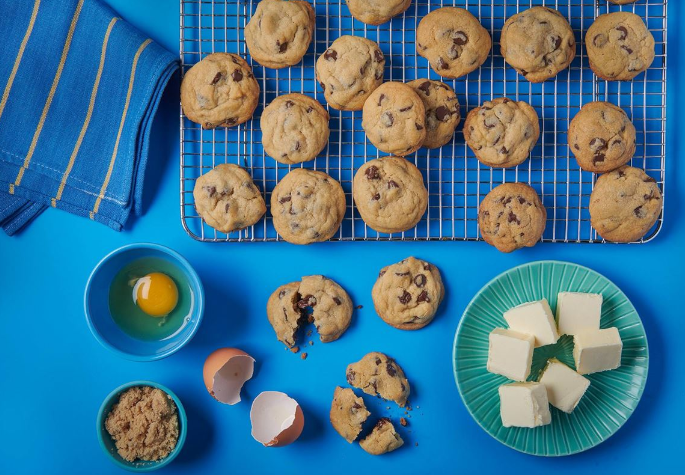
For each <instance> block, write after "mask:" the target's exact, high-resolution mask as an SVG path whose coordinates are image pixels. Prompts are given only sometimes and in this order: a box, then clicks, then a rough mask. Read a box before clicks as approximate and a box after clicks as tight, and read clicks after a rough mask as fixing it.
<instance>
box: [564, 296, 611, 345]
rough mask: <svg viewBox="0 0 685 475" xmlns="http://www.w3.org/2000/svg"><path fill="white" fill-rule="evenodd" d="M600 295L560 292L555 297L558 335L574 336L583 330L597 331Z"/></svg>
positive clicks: (600, 308)
mask: <svg viewBox="0 0 685 475" xmlns="http://www.w3.org/2000/svg"><path fill="white" fill-rule="evenodd" d="M601 316H602V295H601V294H584V293H580V292H560V293H559V296H558V297H557V325H558V326H559V334H560V335H575V334H576V333H578V332H581V331H584V330H599V320H600V318H601Z"/></svg>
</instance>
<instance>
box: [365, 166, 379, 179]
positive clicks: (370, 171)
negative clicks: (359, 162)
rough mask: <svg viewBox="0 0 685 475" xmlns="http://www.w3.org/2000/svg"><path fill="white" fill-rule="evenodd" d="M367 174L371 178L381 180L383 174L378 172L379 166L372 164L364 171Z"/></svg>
mask: <svg viewBox="0 0 685 475" xmlns="http://www.w3.org/2000/svg"><path fill="white" fill-rule="evenodd" d="M364 174H365V175H366V178H367V179H369V180H380V178H381V176H380V174H379V173H378V167H377V166H376V165H371V166H370V167H369V168H367V169H366V171H365V172H364Z"/></svg>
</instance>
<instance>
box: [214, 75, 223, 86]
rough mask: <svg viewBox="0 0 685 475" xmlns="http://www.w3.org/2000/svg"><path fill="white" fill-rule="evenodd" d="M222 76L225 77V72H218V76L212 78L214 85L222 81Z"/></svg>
mask: <svg viewBox="0 0 685 475" xmlns="http://www.w3.org/2000/svg"><path fill="white" fill-rule="evenodd" d="M222 77H224V75H223V73H216V76H214V79H212V86H213V85H215V84H216V83H218V82H219V81H221V78H222Z"/></svg>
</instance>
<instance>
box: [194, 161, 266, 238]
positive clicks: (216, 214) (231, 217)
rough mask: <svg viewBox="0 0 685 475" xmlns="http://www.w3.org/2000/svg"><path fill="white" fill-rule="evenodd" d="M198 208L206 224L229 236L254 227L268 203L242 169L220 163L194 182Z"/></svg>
mask: <svg viewBox="0 0 685 475" xmlns="http://www.w3.org/2000/svg"><path fill="white" fill-rule="evenodd" d="M193 199H194V201H195V209H196V210H197V212H198V214H199V215H200V216H201V217H202V219H204V220H205V222H206V223H207V224H209V225H210V226H211V227H213V228H214V229H216V230H217V231H221V232H222V233H230V232H232V231H237V230H239V229H244V228H246V227H248V226H252V225H253V224H255V223H256V222H257V221H259V220H260V219H261V217H262V216H263V215H264V213H266V204H265V203H264V198H263V197H262V194H261V192H260V191H259V188H257V185H255V184H254V182H253V181H252V177H251V176H250V174H249V173H248V172H247V171H246V170H245V169H244V168H242V167H239V166H238V165H233V164H221V165H217V166H216V167H214V168H213V169H212V170H210V171H209V172H207V173H205V174H204V175H202V176H201V177H199V178H198V179H197V180H196V181H195V188H194V189H193Z"/></svg>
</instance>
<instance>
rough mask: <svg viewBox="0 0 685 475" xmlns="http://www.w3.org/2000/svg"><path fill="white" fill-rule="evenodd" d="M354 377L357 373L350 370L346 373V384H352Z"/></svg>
mask: <svg viewBox="0 0 685 475" xmlns="http://www.w3.org/2000/svg"><path fill="white" fill-rule="evenodd" d="M356 375H357V373H355V372H354V371H352V370H349V371H347V382H348V383H350V384H354V378H355V376H356Z"/></svg>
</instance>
